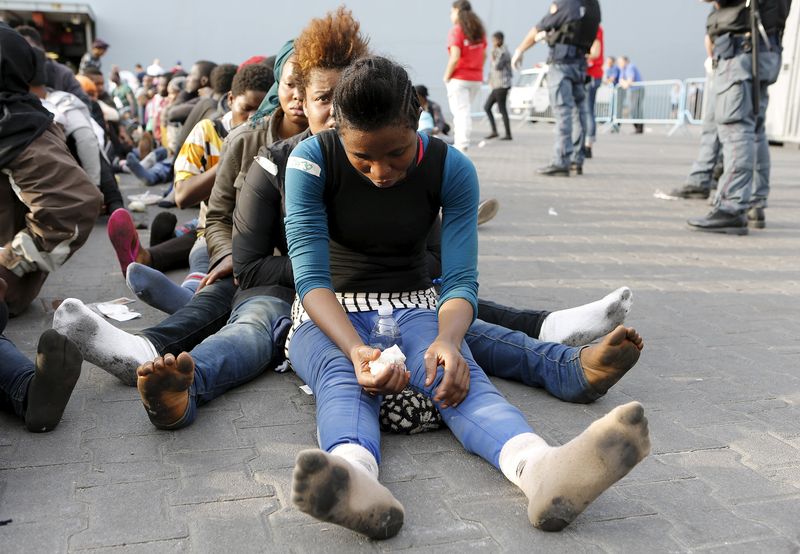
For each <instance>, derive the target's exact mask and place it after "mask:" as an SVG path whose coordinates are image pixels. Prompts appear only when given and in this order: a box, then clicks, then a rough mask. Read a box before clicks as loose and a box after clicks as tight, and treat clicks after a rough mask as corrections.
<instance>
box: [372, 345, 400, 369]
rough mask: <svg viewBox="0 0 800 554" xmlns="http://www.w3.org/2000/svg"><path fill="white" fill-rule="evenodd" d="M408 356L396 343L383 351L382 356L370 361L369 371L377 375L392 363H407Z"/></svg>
mask: <svg viewBox="0 0 800 554" xmlns="http://www.w3.org/2000/svg"><path fill="white" fill-rule="evenodd" d="M405 361H406V357H405V355H404V354H403V352H402V351H401V350H400V347H399V346H397V345H396V344H395V345H394V346H392V347H391V348H387V349H386V350H384V351H383V352H381V357H380V358H378V359H377V360H375V361H374V362H370V363H369V372H370V373H372V374H373V375H377V374H378V373H380V372H381V371H383V370H384V369H386V368H387V367H389V366H390V365H392V364H402V363H405Z"/></svg>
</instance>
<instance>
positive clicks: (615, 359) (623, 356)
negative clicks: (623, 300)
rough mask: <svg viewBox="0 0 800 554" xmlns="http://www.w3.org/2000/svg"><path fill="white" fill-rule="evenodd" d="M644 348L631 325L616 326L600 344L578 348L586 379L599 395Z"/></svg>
mask: <svg viewBox="0 0 800 554" xmlns="http://www.w3.org/2000/svg"><path fill="white" fill-rule="evenodd" d="M642 348H644V340H642V337H641V336H640V335H639V333H637V332H636V329H634V328H632V327H623V326H622V325H619V326H618V327H617V328H616V329H614V330H613V331H611V332H610V333H609V334H608V335H606V336H605V337H604V338H603V340H602V341H600V344H596V345H593V346H588V347H586V348H584V349H583V350H581V366H582V367H583V373H584V374H585V375H586V380H587V381H588V382H589V384H590V385H591V386H592V388H594V389H595V390H596V391H597V392H599V393H600V394H605V393H606V392H608V389H610V388H611V387H612V386H614V385H615V384H616V382H617V381H619V380H620V379H621V378H622V376H623V375H625V374H626V373H627V372H628V370H629V369H630V368H632V367H633V366H634V365H635V364H636V361H637V360H638V359H639V354H640V353H641V351H642Z"/></svg>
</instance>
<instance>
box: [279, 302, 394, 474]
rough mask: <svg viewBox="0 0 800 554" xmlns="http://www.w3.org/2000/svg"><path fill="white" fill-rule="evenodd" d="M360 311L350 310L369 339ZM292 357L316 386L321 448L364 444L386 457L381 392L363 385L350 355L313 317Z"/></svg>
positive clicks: (295, 342)
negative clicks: (357, 314) (373, 392)
mask: <svg viewBox="0 0 800 554" xmlns="http://www.w3.org/2000/svg"><path fill="white" fill-rule="evenodd" d="M370 313H372V312H370ZM354 315H355V314H350V321H351V322H352V323H353V325H354V326H355V327H356V331H358V332H359V335H361V339H362V340H364V341H365V342H366V340H367V338H368V335H369V326H368V327H367V329H366V334H365V329H364V328H363V327H364V326H363V325H359V321H360V319H356V318H355V317H353V316H354ZM289 359H290V360H291V362H292V367H293V368H294V370H295V371H296V372H297V375H298V376H299V377H300V379H302V380H303V381H304V382H305V383H306V384H307V385H308V386H309V387H311V390H312V391H313V392H314V397H315V399H316V403H317V435H318V437H319V446H320V448H321V449H323V450H325V451H326V452H330V451H331V450H333V449H334V448H335V447H337V446H339V445H340V444H359V445H361V446H363V447H364V448H366V449H367V450H369V451H370V452H371V453H372V455H373V456H375V459H376V460H377V461H378V463H380V460H381V432H380V427H379V425H378V412H379V410H380V406H381V398H380V397H378V396H370V395H369V394H367V393H366V392H365V391H364V389H362V388H361V385H359V384H358V380H357V379H356V375H355V369H354V368H353V364H352V362H351V361H350V359H349V358H348V357H347V356H345V355H344V353H343V352H342V351H341V350H340V349H339V347H338V346H336V345H335V344H334V343H333V341H331V340H330V339H329V338H328V337H327V335H325V333H323V332H322V330H321V329H320V328H319V327H317V326H316V325H315V324H314V322H312V321H307V322H306V323H303V324H302V325H301V326H300V327H299V328H298V329H297V330H296V331H295V333H294V334H293V335H292V340H291V342H290V343H289Z"/></svg>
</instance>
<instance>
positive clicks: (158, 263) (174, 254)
mask: <svg viewBox="0 0 800 554" xmlns="http://www.w3.org/2000/svg"><path fill="white" fill-rule="evenodd" d="M195 240H197V232H196V231H192V232H191V233H186V234H184V235H181V236H179V237H175V238H171V239H169V240H165V241H164V242H162V243H160V244H158V245H156V246H153V247H152V248H149V249H148V250H150V256H151V258H152V260H153V262H152V267H153V269H157V270H159V271H169V270H171V269H183V268H185V267H189V252H191V251H192V246H194V241H195Z"/></svg>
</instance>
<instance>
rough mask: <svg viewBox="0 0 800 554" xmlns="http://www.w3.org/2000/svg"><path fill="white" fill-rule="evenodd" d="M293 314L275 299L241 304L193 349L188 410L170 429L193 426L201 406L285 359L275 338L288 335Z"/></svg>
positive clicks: (262, 298)
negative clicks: (222, 324) (220, 327)
mask: <svg viewBox="0 0 800 554" xmlns="http://www.w3.org/2000/svg"><path fill="white" fill-rule="evenodd" d="M201 294H202V291H201ZM290 311H291V307H290V306H289V304H287V303H286V302H284V301H283V300H281V299H279V298H275V297H272V296H251V297H249V298H246V299H245V300H243V301H242V302H241V303H239V304H238V305H237V306H236V307H235V308H234V309H233V311H232V312H231V316H230V318H229V319H228V322H227V324H226V325H225V326H224V327H223V328H222V329H220V330H219V331H218V332H217V333H215V334H213V335H211V336H210V337H208V338H207V339H205V340H204V341H203V342H201V343H200V344H198V345H197V346H196V347H195V348H193V349H192V350H191V352H190V354H191V356H192V359H193V360H194V381H193V382H192V386H191V388H190V389H189V407H188V408H187V409H186V413H185V414H184V415H183V417H182V418H181V419H180V420H178V421H177V422H176V423H173V424H172V425H169V427H168V428H169V429H180V428H181V427H186V426H187V425H190V424H191V423H192V422H193V421H194V419H195V417H196V415H197V407H198V406H199V405H202V404H205V403H206V402H210V401H211V400H213V399H214V398H216V397H218V396H219V395H221V394H222V393H224V392H225V391H227V390H230V389H232V388H234V387H238V386H239V385H242V384H244V383H247V382H248V381H252V380H253V379H255V378H256V377H258V376H259V375H261V374H262V373H263V372H264V370H265V369H267V367H268V366H269V365H270V364H271V363H273V362H274V361H276V358H278V359H279V358H280V357H282V355H283V352H282V351H283V345H282V344H277V345H276V344H275V339H274V338H273V337H280V336H285V335H286V332H288V330H289V326H290V325H291V320H290V319H289V313H290Z"/></svg>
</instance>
